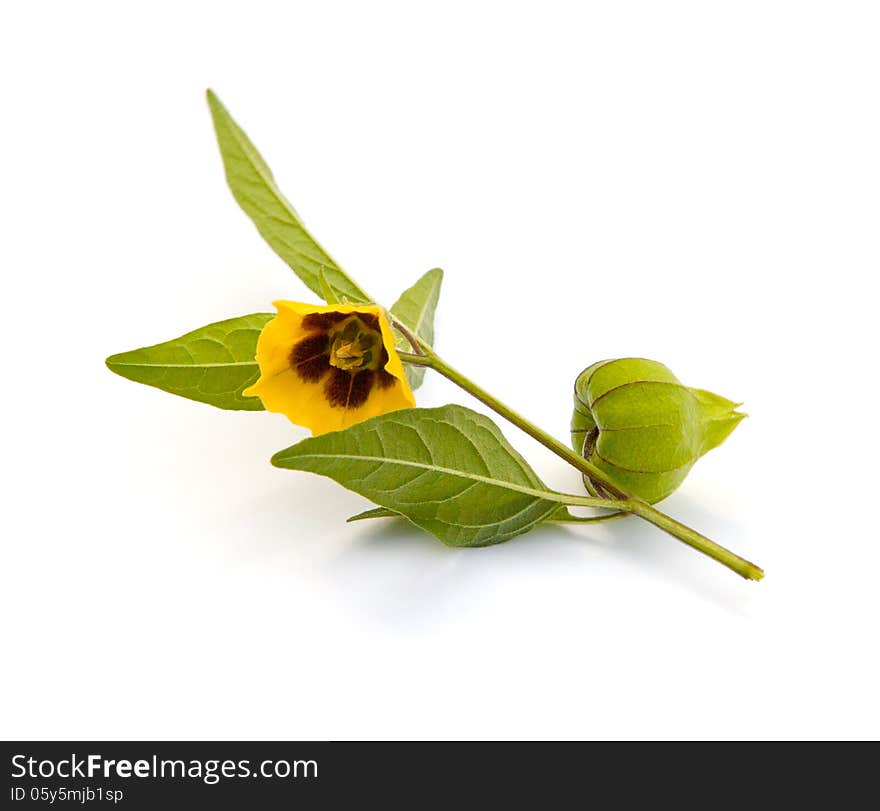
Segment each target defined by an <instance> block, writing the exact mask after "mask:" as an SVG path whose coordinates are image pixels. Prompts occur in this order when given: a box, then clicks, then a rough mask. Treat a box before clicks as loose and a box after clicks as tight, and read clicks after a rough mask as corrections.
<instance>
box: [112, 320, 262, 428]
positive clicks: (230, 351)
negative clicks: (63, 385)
mask: <svg viewBox="0 0 880 811" xmlns="http://www.w3.org/2000/svg"><path fill="white" fill-rule="evenodd" d="M272 318H274V316H273V315H272V314H271V313H253V314H252V315H243V316H240V317H239V318H229V319H227V320H226V321H218V322H217V323H215V324H208V325H207V326H206V327H201V328H200V329H197V330H193V332H188V333H187V334H186V335H181V336H180V338H175V339H174V340H172V341H166V342H165V343H161V344H155V345H154V346H147V347H144V348H143V349H134V350H132V351H131V352H122V353H120V354H118V355H111V356H110V357H109V358H107V366H108V368H109V369H110V370H111V371H113V372H116V374H118V375H122V377H127V378H128V379H129V380H134V381H135V382H137V383H145V384H146V385H148V386H155V387H156V388H157V389H162V390H164V391H168V392H171V394H179V395H180V396H181V397H187V398H189V399H190V400H198V401H199V402H201V403H208V404H209V405H212V406H216V407H217V408H228V409H235V410H239V411H262V410H263V404H262V403H261V402H260V398H259V397H243V396H242V394H241V392H242V390H243V389H245V388H247V387H248V386H249V385H251V383H253V382H254V381H255V380H256V379H257V377H258V376H259V374H260V369H259V367H258V366H257V362H256V360H254V357H255V355H256V351H257V338H258V337H259V335H260V331H261V330H262V329H263V327H264V326H265V325H266V324H267V323H268V322H269V321H270V320H271V319H272Z"/></svg>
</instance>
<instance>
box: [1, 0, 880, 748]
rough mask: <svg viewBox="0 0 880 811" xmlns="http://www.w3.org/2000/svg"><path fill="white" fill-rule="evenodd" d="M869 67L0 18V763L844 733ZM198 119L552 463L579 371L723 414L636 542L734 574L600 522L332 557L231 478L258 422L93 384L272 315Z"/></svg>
mask: <svg viewBox="0 0 880 811" xmlns="http://www.w3.org/2000/svg"><path fill="white" fill-rule="evenodd" d="M878 39H880V11H878V7H877V4H876V3H870V2H866V3H855V2H824V3H823V2H791V3H784V2H767V0H762V2H739V3H717V2H716V3H706V2H692V3H682V2H665V3H653V2H648V3H630V2H618V3H570V4H566V3H553V2H546V1H545V2H541V3H533V4H522V3H498V4H490V3H478V2H467V3H460V4H459V3H453V2H449V0H446V1H445V2H443V3H436V4H413V3H400V4H389V3H332V2H326V3H320V4H318V3H277V4H269V3H257V2H248V3H239V4H222V3H216V2H212V3H204V4H200V3H188V4H187V3H179V2H175V3H156V2H152V3H149V4H147V3H144V4H133V3H106V4H99V3H86V2H80V3H55V4H52V3H37V2H35V3H27V4H25V3H18V4H6V5H4V7H3V11H2V12H0V94H2V106H0V116H2V127H0V145H2V151H0V165H2V178H0V216H2V219H0V222H2V226H0V269H2V278H3V304H4V314H3V319H2V324H3V348H4V372H5V374H4V380H5V396H4V397H3V405H2V408H3V421H2V431H3V438H2V461H3V470H4V473H5V484H4V487H3V501H4V508H3V512H2V525H3V541H2V543H3V565H2V578H3V585H2V597H0V600H2V617H0V622H2V651H3V658H4V665H3V668H2V675H0V679H2V682H3V683H2V685H0V702H2V703H0V718H2V721H0V734H2V736H3V737H7V738H18V737H24V738H44V737H59V738H60V737H69V738H111V739H112V738H134V739H137V738H158V739H165V738H282V739H288V738H363V737H379V738H388V737H415V738H433V737H440V738H452V737H464V738H472V737H487V738H522V737H525V738H531V737H540V738H544V737H563V738H583V737H586V738H629V737H637V738H691V737H698V738H778V737H781V738H824V737H833V738H838V737H843V738H848V737H856V738H873V737H877V735H878V732H880V711H878V699H877V689H876V688H877V683H878V676H880V673H878V653H877V620H878V597H877V591H878V589H877V577H878V565H880V547H878V540H880V538H878V535H880V533H878V529H877V514H876V510H875V506H876V501H877V497H878V496H877V490H878V484H880V483H878V476H877V469H878V453H880V448H878V441H877V435H878V424H880V422H878V419H880V418H878V414H877V411H876V403H877V393H878V392H877V388H878V387H877V380H876V374H877V358H878V354H877V326H876V305H877V291H876V281H875V280H876V276H877V271H878V260H880V241H878V222H880V220H878V215H880V191H878V190H880V149H878V145H880V112H878V111H880V105H878V84H880V49H878V47H877V43H878ZM208 86H211V87H213V88H215V89H216V90H217V92H218V93H219V94H220V96H221V98H222V99H223V101H224V102H225V103H226V104H227V105H228V106H229V108H230V110H231V111H232V113H233V115H234V116H236V117H237V118H238V120H239V121H240V122H241V123H242V124H243V126H244V127H245V128H246V129H247V131H248V132H249V134H250V135H251V136H252V138H253V139H254V141H255V142H256V144H257V145H258V147H259V148H260V149H261V150H262V151H263V153H264V155H265V156H266V158H267V160H268V161H269V163H270V164H271V165H272V166H273V168H274V170H275V174H276V177H277V178H278V180H279V182H280V185H281V186H282V188H283V189H284V190H285V192H286V193H287V195H288V196H289V197H290V198H291V200H292V201H293V202H294V204H295V205H296V206H297V208H298V209H299V211H300V213H301V214H302V215H303V217H304V219H305V220H306V222H307V224H308V225H309V226H310V228H311V229H312V231H313V232H314V233H315V234H316V235H317V236H318V238H319V239H320V240H321V241H322V242H323V243H324V245H325V246H326V247H327V248H328V249H329V251H330V252H331V253H332V254H333V255H334V256H335V257H336V258H337V259H338V260H339V262H340V263H341V264H342V265H343V267H345V268H346V269H347V270H348V271H349V272H350V273H351V274H352V275H353V276H355V278H357V279H359V280H362V282H363V284H364V285H366V286H368V287H369V289H370V290H374V291H377V293H378V294H379V295H381V296H383V297H384V301H385V302H386V303H390V302H392V301H393V300H394V299H395V298H396V296H397V294H398V293H399V292H400V290H401V289H403V288H404V287H406V286H408V285H409V284H411V283H412V281H413V280H414V279H415V278H416V277H417V276H418V275H419V274H420V273H422V272H423V271H425V270H427V269H428V268H430V267H433V266H440V267H443V268H444V269H445V270H446V274H447V275H446V283H445V285H444V288H443V294H442V300H441V306H440V312H439V316H438V323H437V332H438V339H437V347H438V349H439V350H441V351H442V353H443V354H444V356H445V357H446V358H447V359H448V360H450V361H451V362H452V363H454V364H457V365H459V366H460V367H461V368H462V369H463V370H464V371H466V372H469V373H471V374H472V375H473V376H474V377H475V378H476V379H478V380H479V381H480V382H481V383H482V384H483V385H484V386H485V387H486V388H488V389H489V390H491V391H493V392H495V393H496V394H498V395H499V396H501V397H502V398H503V399H506V400H508V401H509V402H510V403H511V404H513V405H515V406H517V407H518V408H519V409H520V410H521V411H523V412H524V413H525V414H527V415H529V416H531V417H532V418H533V419H534V420H535V421H537V422H538V423H540V424H541V425H543V426H545V427H547V428H548V429H550V430H551V431H553V432H555V433H556V434H557V435H559V436H561V437H565V435H566V429H567V425H568V418H569V413H570V408H571V404H570V389H571V384H572V380H573V379H574V376H575V375H576V374H577V372H578V371H579V370H580V369H581V368H583V367H584V366H586V365H588V364H590V363H592V362H593V361H595V360H597V359H601V358H606V357H615V356H625V355H633V354H635V355H643V356H649V357H653V358H657V359H658V360H661V361H663V362H665V363H667V364H668V365H669V366H671V367H672V368H673V370H674V371H675V372H676V373H677V374H678V376H679V377H680V378H681V379H682V380H683V381H684V382H685V383H687V384H689V385H694V386H699V387H703V388H708V389H712V390H715V391H717V392H719V393H720V394H723V395H726V396H729V397H731V398H736V399H741V400H744V401H745V402H746V406H745V408H746V410H747V411H748V412H749V414H750V418H749V419H748V420H746V421H745V422H744V423H743V424H742V425H741V426H740V427H739V428H738V429H737V431H736V432H735V433H734V434H733V435H732V437H731V438H730V440H729V441H728V442H727V444H725V445H724V446H723V447H722V448H721V449H719V450H718V451H714V452H713V453H712V454H710V455H709V456H708V457H707V458H706V459H704V460H703V461H702V462H700V463H699V464H698V465H697V467H696V468H695V469H694V471H693V473H692V474H691V476H690V478H689V479H688V481H687V482H686V483H685V485H684V486H683V487H682V489H681V490H680V491H679V492H678V493H676V494H675V495H674V496H673V497H672V498H670V499H669V500H668V501H667V502H666V503H665V508H666V509H667V510H668V511H669V512H670V513H672V514H673V515H675V516H677V517H679V518H680V519H682V520H684V521H685V522H687V523H689V524H691V525H693V526H695V527H696V528H698V529H701V530H702V531H704V532H706V533H707V534H709V535H710V536H712V537H714V538H716V539H717V540H718V541H719V542H721V543H723V544H725V545H728V546H729V547H731V548H732V549H734V550H736V551H738V552H739V553H741V554H743V555H745V556H746V557H748V558H750V559H752V560H754V561H755V562H757V563H759V564H761V565H763V566H764V567H765V568H766V571H767V577H766V579H765V580H764V582H762V583H760V584H755V583H748V582H746V581H743V580H740V579H739V578H737V577H736V576H735V575H733V574H731V573H730V572H728V571H727V570H726V569H724V568H722V567H720V566H719V565H717V564H715V563H713V562H712V561H710V560H708V559H706V558H703V557H702V556H700V555H698V554H697V553H695V552H693V551H692V550H690V549H688V548H686V547H684V546H683V545H681V544H680V543H678V542H677V541H675V540H674V539H672V538H670V537H668V536H666V535H664V534H662V533H660V532H659V531H657V530H655V529H654V528H652V527H650V526H648V525H645V524H642V523H640V522H637V521H636V520H634V519H631V520H627V521H625V522H618V523H614V524H610V525H608V526H607V527H598V528H594V529H590V528H577V527H575V528H544V529H540V530H537V531H535V532H533V533H531V534H529V535H526V536H523V537H521V538H518V539H516V540H514V541H512V542H510V543H508V544H504V545H502V546H499V547H494V548H489V549H484V550H453V549H447V548H445V547H443V546H442V545H441V544H439V543H438V542H437V541H434V540H433V539H431V538H430V537H428V536H426V535H423V534H420V533H419V532H417V531H415V530H411V529H407V528H406V527H402V526H393V525H391V524H387V523H385V524H380V523H378V522H377V523H373V524H367V523H363V524H358V525H346V524H345V523H344V519H345V517H346V516H348V515H350V514H352V513H354V512H357V511H359V510H361V509H362V508H364V507H365V503H364V501H363V500H362V499H361V498H360V497H358V496H356V495H354V494H352V493H349V492H346V491H344V490H343V489H342V488H340V487H339V486H337V485H336V484H335V483H333V482H331V481H330V480H327V479H320V478H318V477H314V476H309V475H306V474H299V473H293V472H289V471H281V470H276V469H273V468H272V467H271V466H270V465H269V463H268V459H269V456H270V455H271V454H272V453H273V452H274V451H276V450H279V449H281V448H283V447H286V446H287V445H290V444H292V443H294V442H296V441H298V440H299V439H301V438H302V437H304V436H305V432H304V431H303V430H301V429H299V428H296V427H294V426H292V425H291V424H289V423H288V422H287V421H286V420H285V418H283V417H281V416H279V415H269V414H264V413H235V412H222V411H217V410H214V409H212V408H210V407H209V406H205V405H201V404H197V403H192V402H190V401H187V400H183V399H179V398H175V397H172V396H170V395H168V394H165V393H163V392H160V391H157V390H154V389H150V388H147V387H144V386H138V385H135V384H133V383H131V382H128V381H125V380H123V379H121V378H118V377H115V376H113V375H112V374H111V373H110V372H108V371H107V370H106V369H105V368H104V365H103V359H104V357H105V356H106V355H108V354H111V353H114V352H118V351H123V350H126V349H131V348H134V347H137V346H142V345H145V344H150V343H155V342H157V341H161V340H165V339H169V338H172V337H175V336H177V335H179V334H180V333H182V332H185V331H187V330H189V329H192V328H195V327H198V326H201V325H202V324H205V323H207V322H210V321H214V320H218V319H221V318H225V317H229V316H233V315H238V314H243V313H248V312H253V311H265V310H266V309H267V308H268V307H269V304H270V302H271V301H272V300H273V299H276V298H293V299H303V298H305V299H306V300H312V298H313V297H312V295H311V294H310V293H309V292H308V291H307V290H306V289H305V288H304V287H303V286H302V285H301V284H300V282H299V281H298V280H297V278H296V277H295V276H294V274H293V273H292V272H291V271H290V270H289V269H287V268H286V266H285V265H284V264H283V263H282V262H281V261H280V260H279V259H278V258H277V257H276V256H275V255H274V254H273V253H272V251H271V250H270V249H269V248H268V247H267V246H266V245H265V244H264V243H263V242H262V240H261V239H260V237H259V235H258V234H257V233H256V231H255V230H254V228H253V227H252V225H251V224H250V222H249V221H248V220H247V218H246V217H245V216H244V214H243V213H242V212H240V211H239V210H238V208H237V206H236V205H235V203H234V201H233V200H232V197H231V195H230V194H229V192H228V190H227V188H226V186H225V182H224V179H223V174H222V170H221V165H220V160H219V156H218V152H217V149H216V145H215V143H214V139H213V133H212V130H211V125H210V119H209V116H208V112H207V108H206V105H205V102H204V95H203V94H204V89H205V88H206V87H208ZM450 401H457V402H462V403H465V404H467V405H471V406H473V405H474V403H473V401H471V400H469V398H467V396H466V395H464V394H463V393H461V392H459V391H457V390H455V389H454V388H453V387H452V386H451V385H449V384H447V383H446V382H445V381H442V380H438V379H434V378H429V380H428V382H427V384H426V385H425V386H424V387H423V389H422V390H420V392H419V402H420V404H422V405H439V404H442V403H445V402H450ZM504 430H505V432H506V433H507V435H508V437H509V438H510V439H511V441H513V442H514V444H515V445H516V446H517V447H518V448H519V449H521V450H522V452H523V453H524V454H525V455H526V457H527V458H528V459H529V460H530V461H531V462H532V463H533V464H534V466H535V468H536V470H537V471H538V472H539V474H540V475H541V476H542V477H544V478H545V480H546V481H547V482H548V483H550V484H552V485H555V486H557V487H560V488H566V487H567V488H577V486H578V477H577V475H576V474H575V473H574V472H572V471H571V470H569V469H568V468H566V466H565V465H564V464H563V463H562V462H560V461H558V460H557V459H556V458H555V457H553V456H551V455H549V454H548V453H547V452H546V451H544V449H543V448H541V447H540V446H537V445H536V444H535V443H533V442H532V441H531V440H529V439H528V438H527V437H525V436H524V435H522V434H521V433H519V432H518V431H516V430H515V429H513V428H510V427H509V426H504Z"/></svg>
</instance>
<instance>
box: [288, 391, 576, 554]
mask: <svg viewBox="0 0 880 811" xmlns="http://www.w3.org/2000/svg"><path fill="white" fill-rule="evenodd" d="M272 464H274V465H276V466H277V467H283V468H288V469H291V470H306V471H310V472H312V473H318V474H320V475H322V476H329V477H330V478H331V479H335V480H336V481H337V482H339V483H340V484H341V485H343V486H344V487H347V488H348V489H349V490H354V491H355V492H356V493H360V494H361V495H362V496H365V497H366V498H368V499H370V501H372V502H374V503H375V504H378V505H379V506H381V507H385V508H387V509H389V510H393V511H394V512H397V513H400V514H401V515H403V516H405V517H406V518H408V519H409V520H410V521H411V522H412V523H414V524H416V525H417V526H419V527H422V529H426V530H427V531H428V532H430V533H432V534H433V535H434V536H436V537H437V538H439V539H440V540H441V541H443V543H445V544H447V545H449V546H488V545H489V544H495V543H501V542H502V541H506V540H509V539H510V538H513V537H514V536H515V535H519V534H521V533H523V532H527V531H528V530H530V529H531V528H532V527H534V526H535V525H536V524H539V523H540V522H541V521H543V520H544V519H545V518H547V516H549V515H551V514H552V513H553V512H555V511H556V510H557V508H558V505H559V500H560V498H561V497H559V496H557V494H555V493H552V492H550V491H548V490H547V488H546V487H545V486H544V485H543V484H542V482H541V480H540V479H539V478H538V477H537V476H536V475H535V473H534V471H533V470H532V469H531V468H530V467H529V466H528V464H527V463H526V461H525V460H524V459H523V458H522V457H521V456H520V455H519V454H518V453H517V452H516V451H515V450H514V449H513V448H512V447H511V445H510V444H509V443H508V442H507V440H506V439H505V438H504V436H503V435H502V433H501V431H500V430H499V429H498V427H497V426H496V425H495V423H493V422H492V421H491V420H490V419H488V418H487V417H484V416H483V415H482V414H477V413H476V412H475V411H471V410H470V409H467V408H464V407H462V406H457V405H447V406H443V407H441V408H430V409H424V408H410V409H404V410H402V411H393V412H391V413H390V414H383V415H381V416H378V417H373V418H372V419H369V420H365V421H364V422H361V423H357V424H356V425H353V426H351V427H350V428H347V429H345V430H344V431H334V432H332V433H329V434H321V435H320V436H316V437H312V438H311V439H306V440H304V441H302V442H300V443H298V444H296V445H293V446H292V447H290V448H287V449H286V450H283V451H280V452H279V453H276V454H275V455H274V456H273V457H272Z"/></svg>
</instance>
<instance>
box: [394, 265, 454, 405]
mask: <svg viewBox="0 0 880 811" xmlns="http://www.w3.org/2000/svg"><path fill="white" fill-rule="evenodd" d="M442 283H443V271H442V270H440V268H434V269H433V270H429V271H428V272H427V273H425V274H424V275H423V276H422V277H421V278H420V279H419V280H418V281H417V282H416V283H415V284H414V285H413V286H412V287H410V288H409V289H408V290H405V291H404V292H403V293H402V294H401V296H400V298H399V299H397V301H396V302H395V304H394V306H393V307H392V308H391V314H392V315H393V316H394V318H396V319H397V320H398V321H400V322H401V323H402V324H403V325H404V326H405V327H406V328H407V329H408V330H409V331H410V332H412V333H413V334H414V335H417V336H418V337H419V338H421V339H422V340H423V341H424V342H425V343H427V344H433V343H434V311H435V310H436V309H437V302H438V301H439V299H440V285H441V284H442ZM397 348H398V349H399V350H402V351H404V352H410V351H412V348H411V347H410V344H409V341H408V340H407V339H406V338H404V337H403V335H400V334H399V333H398V335H397ZM424 376H425V369H424V367H423V366H407V367H406V379H407V380H408V381H409V385H410V388H411V389H417V388H418V387H419V386H421V385H422V379H423V378H424Z"/></svg>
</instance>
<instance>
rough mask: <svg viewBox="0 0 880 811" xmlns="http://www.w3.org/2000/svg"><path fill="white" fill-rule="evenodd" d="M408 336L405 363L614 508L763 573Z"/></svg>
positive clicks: (749, 574)
mask: <svg viewBox="0 0 880 811" xmlns="http://www.w3.org/2000/svg"><path fill="white" fill-rule="evenodd" d="M395 326H397V325H395ZM405 334H406V333H405ZM407 338H409V339H410V341H411V342H412V344H413V349H419V350H421V353H420V354H416V353H409V352H401V353H399V354H400V358H401V360H402V361H403V362H404V363H410V364H413V365H416V366H425V367H427V368H429V369H433V370H434V371H436V372H439V373H440V374H441V375H443V377H445V378H447V379H448V380H451V381H452V382H453V383H455V384H456V385H457V386H459V388H462V389H464V390H465V391H467V392H469V393H470V394H472V395H473V396H474V397H476V398H477V400H479V401H480V402H481V403H484V404H485V405H487V406H489V408H491V409H492V410H493V411H495V412H496V413H497V414H500V415H501V416H502V417H504V418H505V419H506V420H508V421H509V422H511V423H513V424H514V425H516V426H517V427H518V428H520V429H521V430H522V431H525V433H527V434H528V435H529V436H530V437H532V438H533V439H535V440H537V441H538V442H540V443H541V444H542V445H543V446H544V447H545V448H547V449H548V450H550V451H552V452H553V453H555V454H556V455H557V456H559V457H560V458H562V459H564V460H565V461H566V462H568V463H569V464H570V465H571V466H572V467H574V468H576V469H577V470H579V471H580V472H581V473H584V474H585V475H587V476H589V478H590V479H592V480H593V481H596V482H599V483H600V484H602V486H603V487H604V489H606V490H608V492H609V493H611V494H612V495H613V496H615V498H616V499H619V501H614V502H612V503H613V506H614V508H616V509H618V510H624V511H626V512H629V513H632V514H633V515H637V516H639V518H642V519H644V520H645V521H648V522H649V523H651V524H654V526H656V527H659V528H660V529H662V530H664V531H665V532H668V533H669V534H670V535H672V536H673V537H675V538H678V539H679V540H680V541H683V542H684V543H686V544H687V545H688V546H691V547H693V548H694V549H697V550H698V551H700V552H702V553H703V554H704V555H708V556H709V557H710V558H712V559H713V560H717V561H718V562H719V563H722V564H723V565H724V566H727V567H728V568H729V569H732V570H733V571H734V572H736V573H737V574H738V575H740V576H741V577H744V578H746V579H747V580H760V579H761V578H762V577H763V576H764V572H763V571H762V570H761V569H760V568H759V567H758V566H755V564H754V563H750V562H749V561H747V560H745V558H741V557H740V556H739V555H736V554H734V553H733V552H731V551H730V550H729V549H725V548H724V547H723V546H720V545H719V544H717V543H715V541H712V540H710V539H709V538H707V537H706V536H705V535H701V534H700V533H699V532H696V531H695V530H693V529H691V528H690V527H688V526H685V525H684V524H682V523H680V522H679V521H676V520H675V519H674V518H672V517H670V516H668V515H666V513H663V512H661V511H660V510H658V509H657V508H656V507H652V506H651V505H650V504H648V503H647V502H646V501H643V500H642V499H640V498H638V497H637V496H635V495H633V494H632V493H629V492H627V491H626V490H625V489H623V488H622V487H621V486H620V485H619V484H617V483H616V482H615V481H614V480H613V479H612V478H611V477H610V476H609V475H608V474H607V473H605V471H603V470H600V469H599V468H597V467H596V466H595V465H593V464H591V463H590V462H589V461H588V460H586V459H584V457H582V456H580V455H579V454H577V453H575V452H574V451H573V450H571V448H569V447H568V446H567V445H564V444H563V443H562V442H560V441H559V440H558V439H556V438H555V437H552V436H551V435H550V434H548V433H547V432H546V431H543V430H542V429H540V428H539V427H538V426H537V425H535V424H534V423H532V422H530V421H529V420H527V419H526V418H525V417H523V416H522V415H521V414H519V413H518V412H516V411H514V410H513V409H512V408H510V407H509V406H507V405H505V404H504V403H502V402H501V401H500V400H498V399H497V398H496V397H493V396H492V395H491V394H489V392H487V391H486V390H485V389H483V388H481V387H480V386H478V385H477V384H476V383H474V382H473V381H472V380H470V379H469V378H468V377H466V376H465V375H463V374H462V373H461V372H459V371H458V370H457V369H455V368H454V367H452V366H450V365H449V364H448V363H446V361H444V360H443V359H442V358H441V357H440V356H439V355H438V354H437V353H436V352H435V351H434V350H433V349H432V348H431V346H429V345H428V344H427V343H425V342H424V341H422V340H421V339H419V338H417V337H415V336H412V335H411V334H407Z"/></svg>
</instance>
